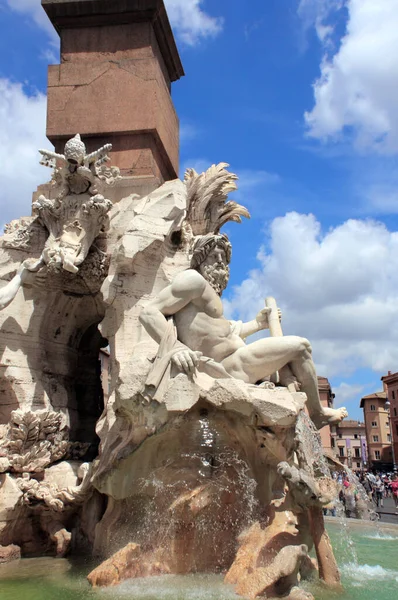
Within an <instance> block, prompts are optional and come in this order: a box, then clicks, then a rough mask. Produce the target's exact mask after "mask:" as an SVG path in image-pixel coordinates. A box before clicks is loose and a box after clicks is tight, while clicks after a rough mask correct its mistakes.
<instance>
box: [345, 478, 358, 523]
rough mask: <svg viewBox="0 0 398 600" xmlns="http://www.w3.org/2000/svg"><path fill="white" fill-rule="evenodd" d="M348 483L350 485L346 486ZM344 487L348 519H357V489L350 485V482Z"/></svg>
mask: <svg viewBox="0 0 398 600" xmlns="http://www.w3.org/2000/svg"><path fill="white" fill-rule="evenodd" d="M346 483H347V484H348V485H347V486H345V484H346ZM344 486H345V489H344V500H345V502H344V505H345V514H346V516H347V517H348V518H350V517H355V509H356V506H355V503H356V498H355V496H356V494H355V492H356V490H355V487H354V486H353V485H352V484H350V483H348V481H345V482H344Z"/></svg>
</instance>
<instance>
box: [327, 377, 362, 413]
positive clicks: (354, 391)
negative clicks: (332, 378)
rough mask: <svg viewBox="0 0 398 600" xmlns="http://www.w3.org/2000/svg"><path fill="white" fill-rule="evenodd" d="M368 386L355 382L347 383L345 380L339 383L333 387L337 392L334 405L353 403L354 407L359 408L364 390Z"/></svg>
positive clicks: (335, 392)
mask: <svg viewBox="0 0 398 600" xmlns="http://www.w3.org/2000/svg"><path fill="white" fill-rule="evenodd" d="M365 388H366V386H365V385H360V384H355V383H346V382H345V381H343V382H342V383H340V384H339V385H336V386H334V387H333V392H334V394H335V396H336V397H335V401H334V406H336V407H337V406H348V407H349V406H350V404H352V405H353V408H358V406H359V399H360V398H361V397H362V396H363V395H364V393H365V392H364V390H365Z"/></svg>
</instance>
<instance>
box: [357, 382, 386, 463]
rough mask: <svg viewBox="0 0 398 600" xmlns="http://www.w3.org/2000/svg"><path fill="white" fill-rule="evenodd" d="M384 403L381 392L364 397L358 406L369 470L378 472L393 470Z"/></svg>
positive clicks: (383, 396) (384, 398) (384, 394)
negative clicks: (363, 423) (361, 416)
mask: <svg viewBox="0 0 398 600" xmlns="http://www.w3.org/2000/svg"><path fill="white" fill-rule="evenodd" d="M386 402H387V394H386V392H384V391H383V392H374V393H373V394H369V395H367V396H364V397H363V398H362V399H361V404H360V406H361V408H362V409H363V414H364V420H365V428H366V441H367V446H368V462H369V468H371V469H375V470H380V471H389V470H392V468H393V456H392V439H391V431H390V411H389V407H388V406H387V407H386Z"/></svg>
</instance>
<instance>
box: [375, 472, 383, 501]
mask: <svg viewBox="0 0 398 600" xmlns="http://www.w3.org/2000/svg"><path fill="white" fill-rule="evenodd" d="M374 491H375V496H376V506H380V507H381V508H383V506H384V502H383V496H384V483H383V481H382V479H381V477H380V475H377V476H376V483H375V484H374Z"/></svg>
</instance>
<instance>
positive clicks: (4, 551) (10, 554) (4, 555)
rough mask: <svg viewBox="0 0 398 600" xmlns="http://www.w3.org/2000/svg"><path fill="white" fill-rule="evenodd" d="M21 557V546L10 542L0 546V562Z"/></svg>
mask: <svg viewBox="0 0 398 600" xmlns="http://www.w3.org/2000/svg"><path fill="white" fill-rule="evenodd" d="M19 558H21V548H20V547H19V546H15V545H14V544H10V545H9V546H0V563H7V562H11V561H13V560H18V559H19Z"/></svg>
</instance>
